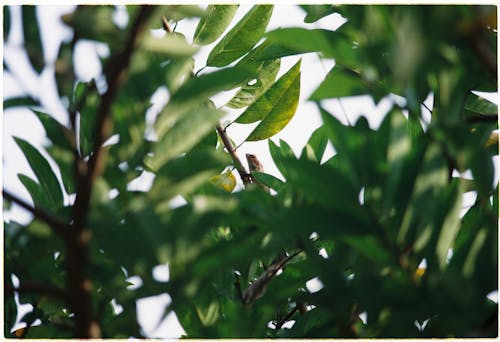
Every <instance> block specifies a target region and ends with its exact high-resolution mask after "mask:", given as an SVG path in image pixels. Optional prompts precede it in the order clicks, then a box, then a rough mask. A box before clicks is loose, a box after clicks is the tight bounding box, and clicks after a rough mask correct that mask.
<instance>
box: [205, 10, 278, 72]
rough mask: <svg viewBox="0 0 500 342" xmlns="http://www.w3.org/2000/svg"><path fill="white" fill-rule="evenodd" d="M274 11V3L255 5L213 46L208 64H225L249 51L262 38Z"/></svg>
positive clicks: (218, 65)
mask: <svg viewBox="0 0 500 342" xmlns="http://www.w3.org/2000/svg"><path fill="white" fill-rule="evenodd" d="M272 12H273V6H272V5H256V6H254V7H253V8H252V9H251V10H250V11H248V13H247V14H246V15H245V16H244V17H243V18H242V19H241V20H240V21H239V22H238V24H236V26H235V27H233V28H232V29H231V31H229V32H228V33H227V34H226V35H225V36H224V38H222V40H221V41H220V42H219V43H218V44H217V45H216V46H215V47H214V48H213V50H212V51H211V52H210V54H209V55H208V58H207V65H208V66H216V67H221V66H225V65H228V64H229V63H231V62H233V61H234V60H236V59H237V58H239V57H241V56H243V55H244V54H245V53H246V52H248V51H249V50H250V49H251V48H252V47H253V46H254V45H255V44H257V42H258V41H259V40H260V39H261V38H262V35H263V34H264V32H265V30H266V27H267V24H268V23H269V19H270V18H271V14H272Z"/></svg>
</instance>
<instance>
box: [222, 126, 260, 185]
mask: <svg viewBox="0 0 500 342" xmlns="http://www.w3.org/2000/svg"><path fill="white" fill-rule="evenodd" d="M216 129H217V133H219V135H220V137H221V140H222V143H223V144H224V146H225V147H226V150H227V152H228V153H229V155H230V156H231V159H232V160H233V163H234V166H235V167H236V170H237V171H238V173H239V174H240V177H241V180H242V181H243V184H244V185H245V187H246V186H247V185H248V184H251V183H252V176H251V175H250V174H249V173H248V172H247V171H246V170H245V167H244V166H243V164H242V163H241V161H240V159H239V158H238V156H237V155H236V150H235V149H234V146H233V144H232V143H231V140H229V137H228V136H227V134H226V132H225V131H224V129H223V128H222V126H221V125H220V124H219V125H217V127H216Z"/></svg>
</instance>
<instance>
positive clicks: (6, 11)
mask: <svg viewBox="0 0 500 342" xmlns="http://www.w3.org/2000/svg"><path fill="white" fill-rule="evenodd" d="M10 23H11V20H10V7H9V6H3V40H4V41H7V38H8V37H9V33H10Z"/></svg>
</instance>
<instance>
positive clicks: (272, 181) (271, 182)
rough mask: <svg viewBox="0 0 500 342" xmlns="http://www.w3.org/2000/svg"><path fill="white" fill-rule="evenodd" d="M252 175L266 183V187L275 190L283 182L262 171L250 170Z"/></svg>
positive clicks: (277, 189)
mask: <svg viewBox="0 0 500 342" xmlns="http://www.w3.org/2000/svg"><path fill="white" fill-rule="evenodd" d="M252 175H253V176H254V177H255V179H257V180H258V181H259V182H261V183H262V184H264V185H267V186H268V187H270V188H271V189H274V190H276V191H279V189H280V188H281V187H282V186H283V185H284V184H285V183H284V182H283V181H282V180H281V179H279V178H276V177H274V176H273V175H270V174H267V173H264V172H258V171H254V172H252Z"/></svg>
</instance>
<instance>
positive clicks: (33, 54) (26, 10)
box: [22, 5, 45, 73]
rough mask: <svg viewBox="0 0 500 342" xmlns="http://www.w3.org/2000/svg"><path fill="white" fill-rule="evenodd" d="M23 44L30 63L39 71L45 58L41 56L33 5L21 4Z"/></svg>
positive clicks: (41, 47)
mask: <svg viewBox="0 0 500 342" xmlns="http://www.w3.org/2000/svg"><path fill="white" fill-rule="evenodd" d="M22 15H23V37H24V46H25V48H26V52H27V54H28V58H29V60H30V62H31V65H32V66H33V68H34V69H35V71H36V72H37V73H41V72H42V70H43V68H44V66H45V60H44V56H43V45H42V38H41V35H40V29H39V24H38V20H37V16H36V7H35V6H27V5H24V6H22Z"/></svg>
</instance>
